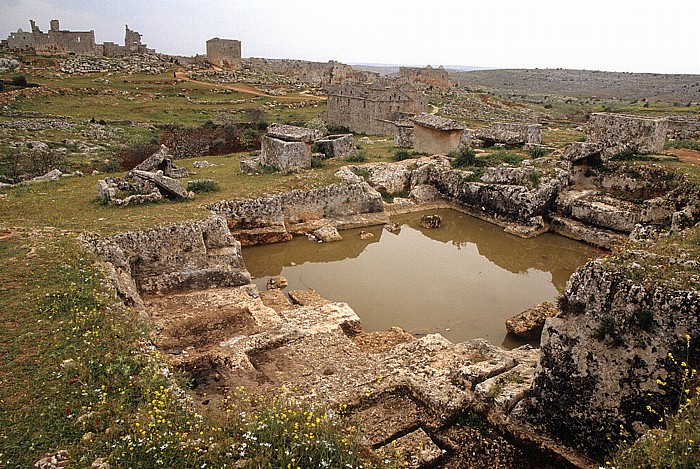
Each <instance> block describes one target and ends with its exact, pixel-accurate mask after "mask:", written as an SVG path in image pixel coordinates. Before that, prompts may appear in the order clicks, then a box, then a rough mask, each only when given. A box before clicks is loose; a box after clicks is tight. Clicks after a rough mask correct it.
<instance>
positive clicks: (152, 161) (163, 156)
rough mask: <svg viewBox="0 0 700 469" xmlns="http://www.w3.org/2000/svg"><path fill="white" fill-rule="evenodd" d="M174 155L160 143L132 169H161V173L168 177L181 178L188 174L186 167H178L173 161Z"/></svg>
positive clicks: (151, 170) (152, 170)
mask: <svg viewBox="0 0 700 469" xmlns="http://www.w3.org/2000/svg"><path fill="white" fill-rule="evenodd" d="M173 160H174V157H173V156H172V155H170V153H169V152H168V147H166V146H165V145H161V146H160V149H159V150H158V151H157V152H155V153H154V154H152V155H151V156H149V157H148V158H146V159H145V160H144V161H143V162H142V163H141V164H139V165H138V166H136V167H135V168H134V170H138V171H149V172H154V171H162V172H163V175H165V176H167V177H170V178H183V177H187V176H188V175H189V171H187V168H178V167H177V166H176V165H175V163H174V162H173Z"/></svg>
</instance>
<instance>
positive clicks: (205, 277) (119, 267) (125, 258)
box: [84, 217, 250, 302]
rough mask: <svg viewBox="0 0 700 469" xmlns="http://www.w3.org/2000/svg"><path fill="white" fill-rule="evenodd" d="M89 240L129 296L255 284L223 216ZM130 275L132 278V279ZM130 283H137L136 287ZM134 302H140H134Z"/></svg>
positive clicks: (87, 239) (120, 287)
mask: <svg viewBox="0 0 700 469" xmlns="http://www.w3.org/2000/svg"><path fill="white" fill-rule="evenodd" d="M84 241H85V242H86V243H87V244H88V246H90V247H91V248H92V249H93V250H94V251H95V253H96V254H97V256H98V257H99V258H100V259H101V260H102V261H103V262H108V263H110V264H112V266H113V268H114V269H115V272H116V280H117V281H118V282H122V284H121V285H119V286H118V291H122V292H124V293H125V294H128V295H130V296H132V295H134V291H135V288H134V287H133V285H135V286H136V287H138V291H140V292H146V293H155V292H168V291H178V290H187V289H197V288H212V287H216V286H236V285H246V284H248V283H250V274H249V273H248V271H247V270H246V269H245V266H244V264H243V257H242V256H241V249H240V243H239V242H238V241H236V240H235V239H234V238H233V236H231V233H230V232H229V230H228V228H227V226H226V222H225V220H224V219H223V218H221V217H211V218H208V219H206V220H202V221H197V222H190V223H185V224H174V225H169V226H164V227H161V228H154V229H150V230H143V231H136V232H127V233H120V234H117V235H114V236H112V237H111V238H106V239H101V238H99V237H96V236H86V237H84ZM127 277H128V278H127ZM129 282H133V285H132V284H130V283H129ZM130 301H132V302H135V301H138V300H136V299H134V298H131V299H130Z"/></svg>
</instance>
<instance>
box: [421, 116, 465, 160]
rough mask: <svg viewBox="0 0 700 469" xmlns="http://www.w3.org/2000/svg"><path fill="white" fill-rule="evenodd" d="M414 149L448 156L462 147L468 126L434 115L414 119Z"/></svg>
mask: <svg viewBox="0 0 700 469" xmlns="http://www.w3.org/2000/svg"><path fill="white" fill-rule="evenodd" d="M410 120H411V122H413V148H414V149H415V150H416V151H418V152H423V153H430V154H443V155H446V154H447V153H450V152H452V151H455V150H458V149H459V148H460V147H461V146H462V141H463V140H462V135H463V134H464V132H465V130H467V128H466V126H465V125H464V124H462V123H461V122H457V121H454V120H452V119H448V118H446V117H440V116H435V115H432V114H425V113H424V114H420V115H418V116H415V117H412V118H411V119H410Z"/></svg>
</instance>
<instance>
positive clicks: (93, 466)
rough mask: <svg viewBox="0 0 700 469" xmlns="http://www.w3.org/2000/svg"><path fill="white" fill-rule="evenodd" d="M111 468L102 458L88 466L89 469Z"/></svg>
mask: <svg viewBox="0 0 700 469" xmlns="http://www.w3.org/2000/svg"><path fill="white" fill-rule="evenodd" d="M111 468H112V466H110V465H109V463H108V462H107V461H105V460H104V459H102V458H97V459H95V460H94V461H93V462H92V464H90V469H111Z"/></svg>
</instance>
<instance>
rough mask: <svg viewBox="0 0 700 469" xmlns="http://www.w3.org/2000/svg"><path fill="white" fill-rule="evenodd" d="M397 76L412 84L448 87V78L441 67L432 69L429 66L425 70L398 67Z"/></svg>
mask: <svg viewBox="0 0 700 469" xmlns="http://www.w3.org/2000/svg"><path fill="white" fill-rule="evenodd" d="M399 75H400V76H402V77H405V78H408V80H409V81H411V82H412V83H419V84H423V85H427V86H430V87H433V86H435V87H437V88H448V87H449V86H450V76H449V75H448V73H447V70H445V67H443V66H442V65H440V66H439V67H438V68H433V67H431V66H430V65H428V66H427V67H425V68H417V67H400V68H399Z"/></svg>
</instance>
